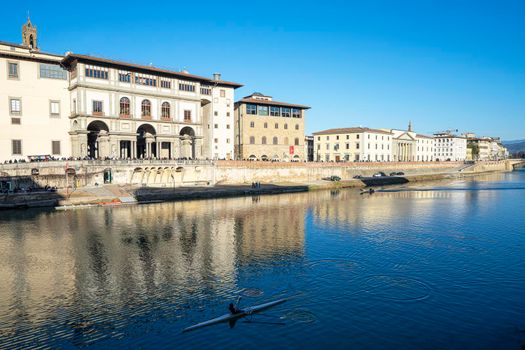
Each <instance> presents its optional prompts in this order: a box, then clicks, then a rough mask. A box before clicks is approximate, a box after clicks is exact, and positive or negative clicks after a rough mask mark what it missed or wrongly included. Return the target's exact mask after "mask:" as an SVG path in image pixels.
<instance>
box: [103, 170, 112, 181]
mask: <svg viewBox="0 0 525 350" xmlns="http://www.w3.org/2000/svg"><path fill="white" fill-rule="evenodd" d="M111 182H113V173H112V171H111V168H106V169H104V183H105V184H110V183H111Z"/></svg>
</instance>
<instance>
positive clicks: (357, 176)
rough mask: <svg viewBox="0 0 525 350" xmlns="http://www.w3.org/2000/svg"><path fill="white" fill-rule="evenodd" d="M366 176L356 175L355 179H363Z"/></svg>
mask: <svg viewBox="0 0 525 350" xmlns="http://www.w3.org/2000/svg"><path fill="white" fill-rule="evenodd" d="M363 177H364V176H363V175H356V176H354V179H362V178H363Z"/></svg>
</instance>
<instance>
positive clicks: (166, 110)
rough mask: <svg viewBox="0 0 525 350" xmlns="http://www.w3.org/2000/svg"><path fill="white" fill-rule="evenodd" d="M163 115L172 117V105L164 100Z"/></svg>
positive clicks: (164, 117) (163, 116)
mask: <svg viewBox="0 0 525 350" xmlns="http://www.w3.org/2000/svg"><path fill="white" fill-rule="evenodd" d="M161 116H162V119H170V118H171V106H170V104H169V102H163V103H162V110H161Z"/></svg>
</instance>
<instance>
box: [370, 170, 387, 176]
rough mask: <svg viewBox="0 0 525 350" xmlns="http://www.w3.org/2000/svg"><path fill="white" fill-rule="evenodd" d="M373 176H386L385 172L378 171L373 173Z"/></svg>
mask: <svg viewBox="0 0 525 350" xmlns="http://www.w3.org/2000/svg"><path fill="white" fill-rule="evenodd" d="M373 176H374V177H382V176H386V174H385V173H384V172H382V171H380V172H378V173H375V174H374V175H373Z"/></svg>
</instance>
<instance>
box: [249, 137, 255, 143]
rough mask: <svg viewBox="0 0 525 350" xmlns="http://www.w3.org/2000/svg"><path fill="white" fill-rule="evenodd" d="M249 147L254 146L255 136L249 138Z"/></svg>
mask: <svg viewBox="0 0 525 350" xmlns="http://www.w3.org/2000/svg"><path fill="white" fill-rule="evenodd" d="M250 145H255V136H250Z"/></svg>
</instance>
